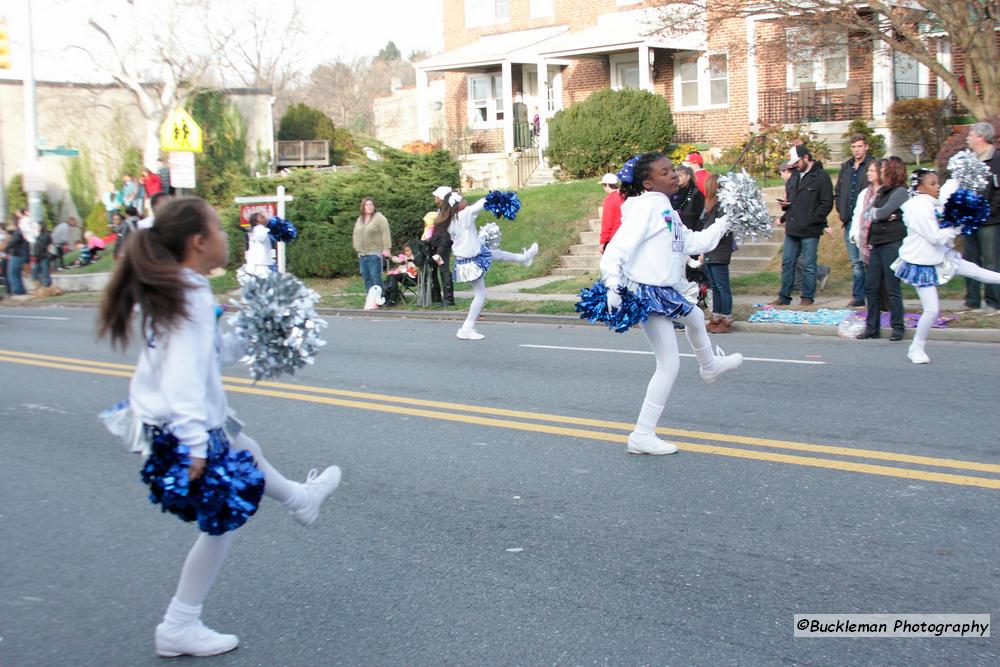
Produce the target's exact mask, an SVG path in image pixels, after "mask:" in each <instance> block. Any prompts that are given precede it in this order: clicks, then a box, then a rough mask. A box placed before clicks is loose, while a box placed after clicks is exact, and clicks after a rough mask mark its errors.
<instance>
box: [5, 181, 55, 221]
mask: <svg viewBox="0 0 1000 667" xmlns="http://www.w3.org/2000/svg"><path fill="white" fill-rule="evenodd" d="M22 208H28V194H27V193H26V192H25V191H24V178H23V176H22V175H21V174H14V175H13V176H11V177H10V180H9V181H7V210H8V211H11V212H13V211H17V210H19V209H22ZM57 215H58V212H57V211H56V206H55V204H54V203H52V202H50V201H49V196H48V195H47V194H45V193H44V192H43V193H42V217H43V219H44V221H45V223H46V224H48V226H49V229H52V227H53V226H54V225H55V223H56V217H57ZM8 217H10V216H8ZM39 222H41V221H39Z"/></svg>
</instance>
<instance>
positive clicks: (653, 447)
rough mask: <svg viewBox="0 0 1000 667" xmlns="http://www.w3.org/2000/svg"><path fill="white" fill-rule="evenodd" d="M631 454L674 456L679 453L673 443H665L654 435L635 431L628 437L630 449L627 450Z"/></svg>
mask: <svg viewBox="0 0 1000 667" xmlns="http://www.w3.org/2000/svg"><path fill="white" fill-rule="evenodd" d="M625 451H627V452H628V453H629V454H652V455H653V456H660V455H662V454H673V453H674V452H676V451H677V445H675V444H673V443H671V442H664V441H663V440H660V439H659V438H657V437H656V436H655V435H653V434H652V433H636V432H635V431H633V432H632V433H629V436H628V447H626V448H625Z"/></svg>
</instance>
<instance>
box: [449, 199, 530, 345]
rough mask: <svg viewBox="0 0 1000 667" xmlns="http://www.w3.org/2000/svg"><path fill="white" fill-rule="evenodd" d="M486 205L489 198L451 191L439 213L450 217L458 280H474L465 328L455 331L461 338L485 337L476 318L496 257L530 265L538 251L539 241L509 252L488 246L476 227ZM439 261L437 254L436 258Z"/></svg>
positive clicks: (456, 279) (504, 260)
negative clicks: (474, 198)
mask: <svg viewBox="0 0 1000 667" xmlns="http://www.w3.org/2000/svg"><path fill="white" fill-rule="evenodd" d="M485 205H486V199H485V198H483V199H480V200H479V201H477V202H476V203H475V204H472V205H471V206H470V205H469V204H468V202H466V201H465V200H464V199H462V195H460V194H458V193H457V192H452V193H450V194H448V195H447V196H446V197H445V199H444V203H443V204H442V206H441V210H440V212H439V213H438V221H439V223H443V222H444V221H448V220H450V222H449V223H448V233H449V234H450V235H451V250H452V253H453V254H454V255H455V274H454V277H455V282H457V283H471V284H472V293H473V296H472V303H471V304H469V314H468V315H466V317H465V322H463V323H462V328H460V329H459V330H458V333H456V334H455V336H456V337H457V338H461V339H462V340H482V339H483V338H486V336H484V335H483V334H481V333H479V332H478V331H476V320H478V319H479V313H480V312H481V311H482V309H483V304H485V303H486V272H487V271H489V270H490V266H491V265H492V263H493V261H494V260H498V261H501V262H517V263H519V264H523V265H524V266H531V263H532V262H533V261H534V259H535V255H537V254H538V244H537V243H532V244H531V247H530V248H525V249H524V251H523V252H521V253H513V252H507V251H505V250H501V249H499V248H493V249H490V248H487V247H486V246H485V245H483V242H482V241H481V240H480V239H479V229H478V228H477V227H476V216H478V215H479V213H480V212H481V211H482V210H483V207H484V206H485ZM435 261H437V258H435Z"/></svg>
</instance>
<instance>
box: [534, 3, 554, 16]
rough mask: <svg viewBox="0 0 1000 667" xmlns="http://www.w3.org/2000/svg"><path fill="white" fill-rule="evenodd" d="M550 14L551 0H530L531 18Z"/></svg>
mask: <svg viewBox="0 0 1000 667" xmlns="http://www.w3.org/2000/svg"><path fill="white" fill-rule="evenodd" d="M552 15H553V10H552V0H531V18H533V19H542V18H546V17H549V16H552Z"/></svg>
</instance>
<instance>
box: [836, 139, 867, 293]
mask: <svg viewBox="0 0 1000 667" xmlns="http://www.w3.org/2000/svg"><path fill="white" fill-rule="evenodd" d="M874 159H875V158H873V157H872V156H871V154H870V153H869V152H868V140H867V139H866V138H865V135H863V134H855V135H853V136H852V137H851V157H850V158H849V159H847V160H846V161H845V162H844V163H843V164H842V165H840V175H839V176H837V186H836V187H835V188H834V189H833V200H834V202H835V203H836V205H837V215H838V216H840V223H841V225H842V226H843V228H844V246H845V247H846V248H847V258H848V259H849V260H850V261H851V274H852V276H853V278H854V283H853V285H852V290H851V301H850V303H848V304H847V307H848V308H854V307H855V306H863V305H865V263H864V262H863V261H861V253H860V252H859V251H858V246H856V245H854V244H853V243H851V239H850V237H849V234H850V231H851V218H852V217H853V216H854V207H855V206H856V205H857V203H858V194H859V193H860V192H861V191H862V190H864V189H865V188H866V187H868V176H867V173H868V165H870V164H871V162H872V160H874Z"/></svg>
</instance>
